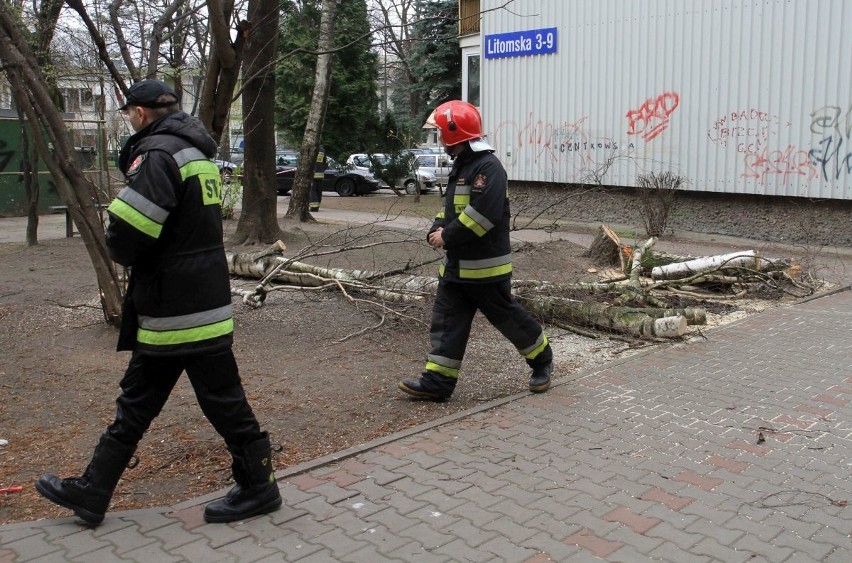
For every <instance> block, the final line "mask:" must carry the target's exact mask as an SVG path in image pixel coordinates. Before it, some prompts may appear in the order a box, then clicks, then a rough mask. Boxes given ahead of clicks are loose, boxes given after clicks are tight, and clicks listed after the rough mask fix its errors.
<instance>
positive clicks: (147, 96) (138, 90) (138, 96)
mask: <svg viewBox="0 0 852 563" xmlns="http://www.w3.org/2000/svg"><path fill="white" fill-rule="evenodd" d="M163 94H171V95H172V96H174V100H171V101H169V102H158V101H157V98H159V97H160V96H162V95H163ZM177 102H178V97H177V94H175V91H174V90H172V88H171V86H169V85H168V84H166V83H165V82H163V81H162V80H142V81H140V82H137V83H136V84H134V85H133V86H131V87H130V89H129V90H127V101H126V102H125V103H124V105H123V106H121V107H120V108H118V109H119V110H125V109H127V106H142V107H143V108H162V107H166V106H170V105H172V104H175V103H177Z"/></svg>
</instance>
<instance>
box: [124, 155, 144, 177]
mask: <svg viewBox="0 0 852 563" xmlns="http://www.w3.org/2000/svg"><path fill="white" fill-rule="evenodd" d="M143 162H145V155H144V154H140V155H139V156H137V157H136V158H134V159H133V162H132V163H131V164H130V167H128V169H127V174H126V175H127V176H133V175H134V174H136V173H137V172H139V169H140V168H142V163H143Z"/></svg>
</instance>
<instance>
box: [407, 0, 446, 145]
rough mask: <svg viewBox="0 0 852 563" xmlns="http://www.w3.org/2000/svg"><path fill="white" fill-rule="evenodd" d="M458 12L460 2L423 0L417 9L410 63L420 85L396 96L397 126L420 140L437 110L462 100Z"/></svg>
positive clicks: (409, 85) (412, 86)
mask: <svg viewBox="0 0 852 563" xmlns="http://www.w3.org/2000/svg"><path fill="white" fill-rule="evenodd" d="M458 10H459V3H458V0H423V1H422V2H420V3H419V4H418V6H417V19H416V21H415V23H414V24H413V25H414V29H413V33H412V38H413V47H412V49H411V54H410V59H409V61H408V63H409V66H410V68H411V70H412V75H413V76H416V77H417V82H415V83H412V84H400V85H397V88H396V90H395V91H394V93H393V95H392V100H393V104H394V113H395V114H396V119H397V122H398V123H399V125H400V127H401V129H402V130H403V131H404V132H405V133H406V134H408V135H412V136H414V137H416V139H417V140H419V139H420V138H421V137H422V135H423V134H422V130H421V127H422V126H423V123H424V122H425V121H426V118H427V117H428V116H429V114H430V113H431V112H432V110H433V109H435V108H436V107H437V106H438V105H439V104H441V103H442V102H444V101H445V100H449V99H458V98H460V97H461V48H460V47H459V40H458ZM412 99H413V100H415V102H414V103H412Z"/></svg>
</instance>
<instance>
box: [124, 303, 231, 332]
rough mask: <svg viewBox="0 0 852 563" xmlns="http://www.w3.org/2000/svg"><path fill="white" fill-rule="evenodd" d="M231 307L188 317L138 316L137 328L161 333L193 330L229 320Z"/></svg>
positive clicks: (226, 306) (227, 306)
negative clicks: (186, 329) (164, 331)
mask: <svg viewBox="0 0 852 563" xmlns="http://www.w3.org/2000/svg"><path fill="white" fill-rule="evenodd" d="M231 316H232V308H231V305H230V304H228V305H225V306H224V307H219V308H218V309H211V310H209V311H202V312H200V313H192V314H189V315H180V316H177V317H146V316H144V315H139V327H140V328H144V329H146V330H153V331H163V330H180V329H184V328H194V327H197V326H205V325H209V324H213V323H218V322H220V321H225V320H228V319H229V318H231Z"/></svg>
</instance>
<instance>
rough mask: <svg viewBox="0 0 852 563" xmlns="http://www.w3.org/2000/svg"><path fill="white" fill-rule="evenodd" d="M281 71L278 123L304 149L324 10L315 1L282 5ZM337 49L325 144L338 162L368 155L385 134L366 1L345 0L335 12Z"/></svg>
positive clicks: (288, 0)
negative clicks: (367, 149) (353, 155)
mask: <svg viewBox="0 0 852 563" xmlns="http://www.w3.org/2000/svg"><path fill="white" fill-rule="evenodd" d="M281 20H282V30H281V36H280V38H279V42H278V43H279V53H280V55H281V60H280V62H279V64H278V67H277V82H276V83H277V90H278V93H277V96H276V122H277V125H278V128H279V130H280V131H282V132H283V134H284V136H285V141H286V142H287V143H288V144H290V146H294V147H298V146H300V145H301V139H302V135H303V134H304V132H305V123H306V121H307V116H308V110H309V109H310V103H311V92H312V89H313V81H314V69H315V68H316V55H315V54H313V53H315V52H316V48H317V32H316V30H317V29H318V28H319V21H320V5H319V2H317V1H314V0H304V1H295V0H286V1H284V2H283V4H282V17H281ZM335 27H336V32H335V34H336V35H337V37H338V40H337V45H338V49H339V50H336V51H335V53H334V55H333V59H332V60H333V63H332V78H331V92H330V95H329V100H328V109H327V110H326V116H325V123H324V124H323V128H322V129H323V133H322V138H321V142H322V144H323V146H324V147H325V149H326V151H327V152H328V154H330V155H333V156H335V157H339V156H341V155H348V154H350V153H353V152H359V151H363V150H365V147H370V146H373V145H375V143H376V139H377V138H378V137H379V136H381V135H383V131H382V123H381V119H380V117H379V115H378V106H379V99H378V94H377V84H378V56H377V55H376V53H374V52H373V51H372V50H371V49H370V45H371V39H372V37H371V34H370V27H369V24H368V22H367V5H366V1H365V0H347V1H346V2H342V3H341V4H340V5H339V7H338V11H337V20H336V24H335Z"/></svg>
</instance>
